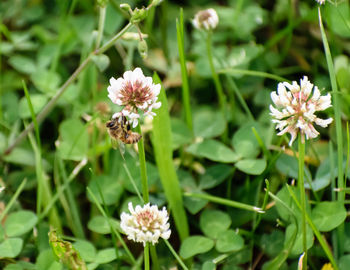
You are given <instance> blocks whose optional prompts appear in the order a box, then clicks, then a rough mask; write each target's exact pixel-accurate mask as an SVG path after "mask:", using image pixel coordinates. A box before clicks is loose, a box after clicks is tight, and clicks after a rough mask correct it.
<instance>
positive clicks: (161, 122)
mask: <svg viewBox="0 0 350 270" xmlns="http://www.w3.org/2000/svg"><path fill="white" fill-rule="evenodd" d="M153 81H154V83H160V82H161V81H160V79H159V77H158V75H157V74H154V76H153ZM159 101H160V102H161V103H162V106H161V107H160V108H159V109H158V110H156V111H155V112H156V114H157V115H156V116H155V117H154V119H153V134H152V135H153V138H152V144H153V148H154V154H155V158H156V163H157V167H158V170H159V175H160V180H161V182H162V185H163V188H164V192H165V196H166V198H167V200H168V202H169V206H170V209H171V211H172V215H173V217H174V220H175V224H176V228H177V230H178V232H179V235H180V238H181V240H184V239H185V238H186V237H188V235H189V228H188V222H187V217H186V213H185V209H184V206H183V201H182V196H181V189H180V184H179V180H178V178H177V175H176V171H175V168H174V163H173V150H172V147H171V146H172V135H171V126H170V116H169V112H168V102H167V98H166V94H165V90H164V88H163V87H162V89H161V91H160V94H159Z"/></svg>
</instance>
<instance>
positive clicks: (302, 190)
mask: <svg viewBox="0 0 350 270" xmlns="http://www.w3.org/2000/svg"><path fill="white" fill-rule="evenodd" d="M302 136H304V135H301V134H300V133H299V135H298V151H299V157H298V164H299V170H298V180H299V181H298V185H299V191H300V204H301V212H302V221H301V223H302V225H301V227H302V234H303V251H304V253H305V256H304V259H303V269H307V243H306V203H305V187H304V157H305V143H303V142H302Z"/></svg>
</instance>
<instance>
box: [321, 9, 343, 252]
mask: <svg viewBox="0 0 350 270" xmlns="http://www.w3.org/2000/svg"><path fill="white" fill-rule="evenodd" d="M318 19H319V24H320V30H321V35H322V42H323V46H324V52H325V55H326V60H327V65H328V70H329V77H330V80H331V85H332V98H333V108H334V118H335V131H336V136H337V152H338V153H337V154H338V182H337V187H338V188H339V189H340V190H342V189H343V188H344V172H343V134H342V123H341V110H340V109H341V103H340V99H339V98H340V96H339V90H338V86H337V80H336V76H335V71H334V65H333V60H332V55H331V51H330V49H329V45H328V41H327V36H326V33H325V31H324V27H323V23H322V16H321V10H320V7H318ZM344 200H345V192H343V191H340V192H339V194H338V201H339V202H340V203H342V204H344ZM344 239H345V237H344V224H342V225H340V226H339V227H338V240H339V253H340V255H342V254H343V253H344Z"/></svg>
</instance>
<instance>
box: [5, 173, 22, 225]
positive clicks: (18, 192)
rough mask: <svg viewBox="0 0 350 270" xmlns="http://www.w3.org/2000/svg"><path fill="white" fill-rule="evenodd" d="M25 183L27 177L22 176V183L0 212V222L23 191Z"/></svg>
mask: <svg viewBox="0 0 350 270" xmlns="http://www.w3.org/2000/svg"><path fill="white" fill-rule="evenodd" d="M26 184H27V178H24V179H23V181H22V183H21V184H20V185H19V187H18V188H17V190H16V192H15V194H13V196H12V197H11V199H10V201H9V202H8V203H7V205H6V207H5V209H4V210H3V211H2V212H1V213H0V223H1V222H2V220H3V218H4V217H5V216H6V215H7V213H8V212H9V211H10V209H11V207H12V206H13V204H14V203H15V201H16V200H17V198H18V197H19V195H20V194H21V192H22V191H23V189H24V187H25V185H26Z"/></svg>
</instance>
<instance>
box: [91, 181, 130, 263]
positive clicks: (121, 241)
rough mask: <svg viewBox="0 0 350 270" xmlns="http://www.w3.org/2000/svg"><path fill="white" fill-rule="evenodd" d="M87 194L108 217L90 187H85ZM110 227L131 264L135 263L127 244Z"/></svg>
mask: <svg viewBox="0 0 350 270" xmlns="http://www.w3.org/2000/svg"><path fill="white" fill-rule="evenodd" d="M86 189H87V191H88V193H89V195H90V196H91V198H92V199H93V201H94V203H95V204H96V206H97V208H98V210H99V211H100V212H101V214H102V216H104V217H105V218H106V219H107V218H108V216H107V214H106V212H105V211H104V210H103V208H102V206H101V204H100V203H99V202H98V200H97V198H96V196H95V195H94V194H93V193H92V191H91V189H90V188H88V187H87V188H86ZM111 229H112V233H114V234H115V236H116V237H117V238H118V240H119V241H120V243H121V244H122V246H123V248H124V249H125V252H126V254H127V255H128V257H129V258H130V260H131V262H132V264H136V260H135V258H134V256H133V255H132V253H131V252H130V250H129V248H128V246H127V245H126V244H125V241H124V240H123V238H122V237H121V235H120V233H119V232H118V231H117V230H116V229H115V227H114V226H112V227H111Z"/></svg>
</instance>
